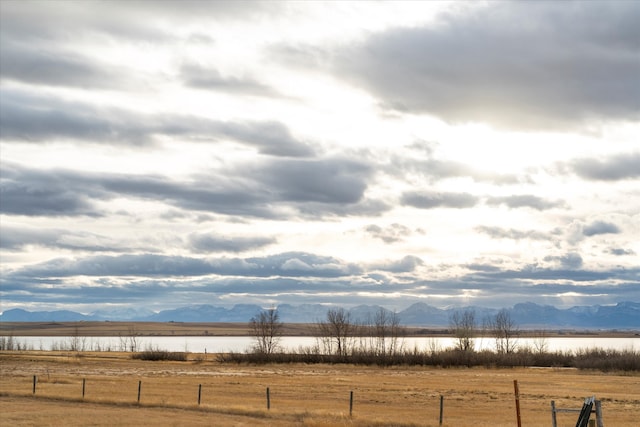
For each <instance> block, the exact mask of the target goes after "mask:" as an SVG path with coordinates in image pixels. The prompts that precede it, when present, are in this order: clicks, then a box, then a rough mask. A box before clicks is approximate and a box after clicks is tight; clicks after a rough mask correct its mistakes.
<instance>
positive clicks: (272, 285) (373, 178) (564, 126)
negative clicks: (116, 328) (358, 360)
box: [0, 0, 640, 313]
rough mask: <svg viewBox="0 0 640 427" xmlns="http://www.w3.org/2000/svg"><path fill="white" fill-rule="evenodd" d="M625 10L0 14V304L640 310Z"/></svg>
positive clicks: (634, 72)
mask: <svg viewBox="0 0 640 427" xmlns="http://www.w3.org/2000/svg"><path fill="white" fill-rule="evenodd" d="M638 22H640V2H637V1H602V2H600V1H583V2H569V1H562V2H552V1H544V2H529V1H522V2H466V1H458V2H444V1H443V2H401V1H394V2H365V1H358V2H347V1H344V2H311V1H309V2H284V1H283V2H272V1H269V2H258V1H255V2H254V1H242V2H231V1H229V2H224V1H220V2H213V1H211V2H210V1H181V2H172V1H158V2H152V1H135V0H131V1H127V2H123V1H83V2H76V1H73V2H72V1H43V2H31V1H12V0H3V1H2V2H0V311H3V310H7V309H11V308H18V307H19V308H24V309H27V310H32V311H35V310H57V309H69V310H74V311H79V312H83V313H90V312H93V311H96V310H110V309H111V310H116V309H126V308H139V307H144V308H146V309H149V310H154V311H159V310H163V309H170V308H176V307H182V306H187V305H192V304H212V305H218V306H229V307H230V306H232V305H235V304H259V305H262V306H265V307H267V306H275V305H279V304H293V305H301V304H327V305H337V306H342V307H351V306H355V305H360V304H368V305H382V306H384V307H387V308H389V309H397V310H401V309H404V308H406V307H408V306H410V305H411V304H413V303H416V302H422V303H427V304H431V305H434V306H437V307H449V306H469V305H477V306H485V307H495V308H500V307H510V306H512V305H514V304H516V303H521V302H534V303H538V304H550V305H555V306H558V307H570V306H575V305H594V304H601V305H605V304H614V303H616V302H620V301H640V139H639V135H640V26H639V25H638Z"/></svg>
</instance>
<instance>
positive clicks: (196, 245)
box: [188, 232, 277, 253]
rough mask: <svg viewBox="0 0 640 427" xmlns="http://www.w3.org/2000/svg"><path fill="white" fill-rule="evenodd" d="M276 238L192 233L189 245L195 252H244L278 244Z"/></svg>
mask: <svg viewBox="0 0 640 427" xmlns="http://www.w3.org/2000/svg"><path fill="white" fill-rule="evenodd" d="M276 242H277V240H276V239H275V238H274V237H238V236H235V237H225V236H219V235H217V234H215V233H212V232H209V233H192V234H191V235H189V238H188V243H189V246H190V248H191V249H192V250H193V251H195V252H200V253H212V252H244V251H247V250H250V249H257V248H262V247H265V246H268V245H271V244H274V243H276Z"/></svg>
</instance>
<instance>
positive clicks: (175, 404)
mask: <svg viewBox="0 0 640 427" xmlns="http://www.w3.org/2000/svg"><path fill="white" fill-rule="evenodd" d="M130 356H131V354H129V353H73V352H39V351H33V352H4V353H0V414H1V415H0V417H1V418H0V423H2V424H3V425H43V426H44V425H65V426H89V425H95V426H106V425H137V426H140V425H176V426H178V425H216V426H243V425H246V426H254V425H255V426H260V425H273V426H288V425H291V426H293V425H296V426H334V425H335V426H340V425H344V426H369V425H371V426H437V425H438V417H439V399H440V395H443V396H444V423H443V425H445V426H468V425H474V426H513V425H515V423H516V409H515V401H514V392H513V380H518V384H519V389H520V405H521V412H522V420H523V425H524V426H549V425H550V424H551V414H550V401H551V400H555V401H556V404H557V406H558V407H560V408H578V407H580V406H581V403H582V400H583V399H584V398H585V397H587V396H591V395H595V396H596V397H597V398H598V399H600V400H602V405H603V412H604V421H605V425H606V426H637V425H638V424H637V423H638V415H639V414H640V375H638V374H637V373H636V374H625V375H618V374H611V373H609V374H603V373H599V372H583V371H577V370H573V369H525V368H517V369H484V368H472V369H438V368H424V367H394V368H380V367H365V366H353V365H302V364H294V365H261V366H253V365H235V364H220V363H219V362H217V361H216V360H215V355H211V354H209V355H207V359H206V360H203V358H204V355H197V354H192V355H190V360H189V361H187V362H149V361H142V360H132V359H131V358H130ZM34 375H36V376H37V385H36V393H35V395H34V394H33V389H32V388H33V376H34ZM83 379H85V381H86V382H85V396H84V399H83V398H82V380H83ZM139 382H141V384H142V385H141V393H140V396H141V398H140V403H138V402H137V395H138V385H139ZM199 385H201V387H202V394H201V404H200V405H198V403H197V399H198V388H199ZM267 387H269V390H270V399H271V409H270V410H267V408H266V389H267ZM351 391H353V393H354V402H353V416H352V417H349V395H350V392H351ZM576 419H577V415H573V414H559V415H558V422H559V425H560V426H573V425H575V421H576Z"/></svg>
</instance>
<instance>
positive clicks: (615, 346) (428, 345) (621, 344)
mask: <svg viewBox="0 0 640 427" xmlns="http://www.w3.org/2000/svg"><path fill="white" fill-rule="evenodd" d="M13 339H14V340H16V341H17V342H18V343H20V345H21V346H24V345H26V346H27V349H32V350H57V349H65V348H69V347H70V346H71V344H72V343H74V341H75V343H76V344H77V348H79V349H84V350H86V351H91V350H96V351H98V350H102V351H120V350H121V349H122V348H123V347H127V342H126V340H128V339H129V338H128V337H125V336H123V337H21V336H16V337H13ZM400 342H401V343H402V347H403V348H404V349H406V350H413V349H414V348H416V347H417V348H418V350H420V351H428V350H432V349H436V350H444V349H447V348H451V347H454V345H455V339H454V338H452V337H407V338H402V339H401V340H400ZM516 342H517V344H518V346H529V347H531V348H535V347H536V344H539V343H540V340H539V339H536V338H518V339H517V340H516ZM545 343H546V349H547V351H552V352H553V351H557V350H560V351H567V350H572V351H573V350H578V349H589V348H596V347H597V348H603V349H611V350H635V351H640V337H638V338H599V337H549V338H545ZM136 344H137V346H138V348H139V349H140V350H144V349H146V348H149V347H153V348H159V349H161V350H167V351H187V352H191V353H205V352H207V353H223V352H244V351H246V350H247V349H250V348H251V346H252V345H253V344H254V338H253V337H250V336H171V337H166V336H162V337H148V336H144V337H143V336H138V337H136ZM280 344H281V346H282V347H283V348H285V349H286V350H290V351H296V350H297V349H298V348H300V347H311V346H313V345H315V344H316V338H315V337H308V336H305V337H282V338H281V341H280ZM475 348H476V350H483V349H489V350H493V349H495V341H494V340H493V339H492V338H488V337H484V338H476V339H475Z"/></svg>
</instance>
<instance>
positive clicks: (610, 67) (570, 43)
mask: <svg viewBox="0 0 640 427" xmlns="http://www.w3.org/2000/svg"><path fill="white" fill-rule="evenodd" d="M525 16H526V21H527V23H526V24H523V23H522V19H524V17H525ZM639 19H640V6H639V5H638V4H637V3H635V2H597V3H583V2H572V3H571V4H567V3H548V2H542V3H536V4H532V3H526V2H525V3H520V2H513V3H509V4H490V5H488V6H487V7H483V8H469V10H468V11H467V12H466V13H462V14H450V15H445V16H443V18H442V19H441V21H440V22H439V23H438V25H435V26H429V27H414V28H393V29H390V30H388V31H386V32H382V33H379V34H374V35H372V36H371V37H368V38H367V39H365V40H364V41H363V42H362V43H361V44H359V45H357V46H353V47H349V48H346V49H345V50H344V51H339V52H337V53H335V54H333V53H332V54H330V55H328V56H329V57H330V58H331V59H330V60H331V62H332V66H333V67H334V68H335V69H336V70H339V72H340V73H341V74H343V75H345V76H346V77H347V78H349V80H350V82H352V83H354V84H357V85H360V86H362V87H364V88H366V89H367V90H369V91H371V92H372V93H373V94H375V95H376V96H377V97H379V99H380V101H381V103H383V104H384V106H385V107H387V108H391V109H395V110H399V111H407V112H414V113H428V114H432V115H436V116H439V117H441V118H443V119H445V120H447V121H450V122H470V121H476V122H487V123H491V124H492V125H495V126H499V127H507V128H516V129H541V128H542V129H557V128H571V127H578V126H583V125H586V124H587V122H588V121H594V120H595V121H600V120H622V121H627V120H633V121H635V120H638V118H639V114H640V105H639V104H638V99H640V85H638V74H639V73H640V51H639V48H638V44H637V40H638V39H639V38H640V32H639V31H638V26H637V25H636V23H637V21H638V20H639Z"/></svg>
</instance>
